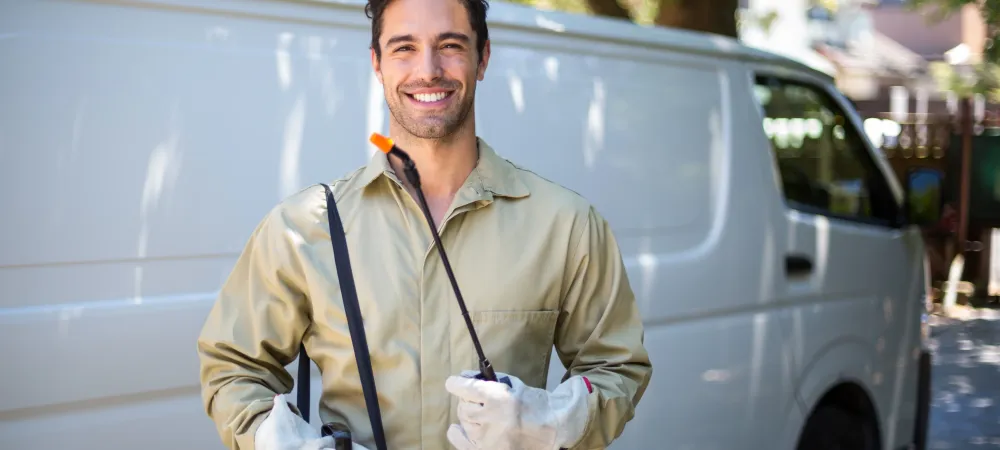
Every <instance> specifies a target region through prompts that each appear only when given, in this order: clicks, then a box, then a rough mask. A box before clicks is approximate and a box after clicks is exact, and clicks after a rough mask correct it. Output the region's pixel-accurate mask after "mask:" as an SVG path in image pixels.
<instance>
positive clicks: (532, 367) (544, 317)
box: [452, 310, 559, 389]
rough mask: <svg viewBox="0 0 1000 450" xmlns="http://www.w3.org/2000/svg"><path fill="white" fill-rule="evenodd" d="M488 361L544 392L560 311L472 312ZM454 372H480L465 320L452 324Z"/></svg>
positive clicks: (473, 321)
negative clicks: (455, 332) (454, 351)
mask: <svg viewBox="0 0 1000 450" xmlns="http://www.w3.org/2000/svg"><path fill="white" fill-rule="evenodd" d="M469 316H470V318H471V319H472V325H473V326H474V327H475V328H476V334H477V335H479V343H480V344H482V346H483V352H485V353H486V358H487V359H489V360H490V362H491V363H492V364H493V370H495V371H497V372H503V373H508V374H511V375H514V376H516V377H518V378H520V379H521V381H523V382H524V383H525V384H527V385H529V386H533V387H537V388H541V389H544V388H545V382H546V380H547V378H548V370H549V358H550V357H551V356H552V345H553V339H554V336H555V329H556V322H557V320H558V318H559V311H557V310H488V311H469ZM452 330H453V331H457V332H458V333H460V336H454V335H453V340H452V342H453V345H455V346H457V347H458V348H456V349H455V350H457V352H456V353H454V354H455V355H456V356H458V357H457V358H454V359H453V360H452V363H453V364H457V365H458V366H459V367H453V369H455V370H470V369H472V370H478V368H479V357H478V356H477V355H476V350H475V347H474V346H473V345H472V340H471V338H470V337H469V332H468V329H467V328H466V326H465V321H464V319H462V318H461V317H458V318H457V320H456V321H454V322H453V323H452Z"/></svg>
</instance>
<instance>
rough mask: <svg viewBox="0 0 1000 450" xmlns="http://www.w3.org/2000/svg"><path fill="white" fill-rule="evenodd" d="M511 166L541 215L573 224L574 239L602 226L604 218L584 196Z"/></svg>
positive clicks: (519, 166) (526, 170)
mask: <svg viewBox="0 0 1000 450" xmlns="http://www.w3.org/2000/svg"><path fill="white" fill-rule="evenodd" d="M508 162H510V164H511V166H512V167H513V168H514V170H515V171H516V173H517V177H518V179H520V180H521V182H522V183H524V185H525V186H526V187H527V188H528V191H529V193H530V194H529V196H528V199H527V200H529V202H532V203H534V204H535V206H536V208H535V209H536V210H538V211H539V212H540V213H542V214H551V215H552V219H554V220H556V221H559V222H562V223H572V224H573V229H574V230H573V232H572V235H573V236H574V237H575V238H579V236H580V233H583V232H587V231H588V229H590V228H592V227H593V226H594V225H598V226H603V224H604V222H605V219H604V217H603V216H602V215H601V213H600V212H598V210H597V208H596V207H595V206H594V204H593V203H591V201H590V200H588V199H587V198H586V197H584V196H583V195H582V194H580V193H579V192H577V191H575V190H573V189H571V188H569V187H567V186H566V185H563V184H560V183H558V182H555V181H553V180H551V179H549V178H546V177H545V176H542V175H540V174H538V173H537V172H535V171H533V170H530V169H528V168H526V167H524V166H522V165H520V164H518V163H515V162H512V161H508ZM575 240H577V239H574V241H575Z"/></svg>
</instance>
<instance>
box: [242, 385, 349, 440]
mask: <svg viewBox="0 0 1000 450" xmlns="http://www.w3.org/2000/svg"><path fill="white" fill-rule="evenodd" d="M254 447H256V448H257V450H320V449H325V448H331V449H332V448H333V438H332V437H325V438H324V437H321V436H320V434H319V431H317V430H315V429H313V428H312V426H310V425H309V424H308V423H307V422H306V421H305V420H302V418H301V417H299V416H298V415H296V414H295V413H293V412H292V410H291V408H289V407H288V402H286V401H285V398H284V396H283V395H276V396H274V406H273V407H271V412H270V413H269V414H268V416H267V418H266V419H264V421H263V422H261V424H260V426H259V427H257V432H256V434H255V435H254Z"/></svg>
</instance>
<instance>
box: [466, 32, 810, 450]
mask: <svg viewBox="0 0 1000 450" xmlns="http://www.w3.org/2000/svg"><path fill="white" fill-rule="evenodd" d="M553 26H555V27H558V24H554V25H553ZM491 36H493V39H494V43H493V60H491V63H490V69H489V71H488V72H487V76H486V80H485V81H484V82H483V83H482V84H481V85H480V87H479V88H478V90H477V97H478V100H477V101H478V102H479V103H478V107H477V111H476V114H477V119H478V129H479V130H480V134H482V135H483V136H484V137H485V138H486V139H487V140H488V141H490V142H491V143H492V144H493V145H494V146H495V147H496V148H497V151H498V152H500V153H501V154H502V155H504V156H506V157H509V158H511V159H512V160H513V161H515V162H517V163H519V164H521V165H523V166H525V167H527V168H529V169H531V170H533V171H536V172H537V173H539V174H541V175H542V176H545V177H547V178H549V179H552V180H553V181H556V182H558V183H561V184H563V185H565V186H568V187H569V188H571V189H574V190H576V191H577V192H579V193H580V194H582V195H583V196H584V197H586V198H588V199H590V200H591V201H592V202H593V203H594V204H595V206H596V207H597V209H598V210H599V211H600V212H601V213H603V214H604V215H605V216H606V217H607V219H608V220H609V221H610V223H611V224H612V226H613V228H614V230H615V235H616V237H617V239H618V242H619V244H620V246H621V248H622V251H623V253H624V258H625V262H626V264H627V265H628V268H629V276H630V282H631V285H632V287H633V289H634V291H635V293H636V296H637V301H638V303H639V306H640V308H641V310H642V314H643V320H644V324H645V327H646V339H645V343H646V346H647V348H648V349H649V351H650V353H651V358H652V361H653V365H654V369H653V372H654V376H653V380H652V382H651V384H650V385H649V388H648V390H647V391H646V393H645V396H644V397H643V400H642V402H641V403H640V405H639V407H638V410H637V411H636V416H635V417H634V418H633V419H632V421H631V422H630V423H629V424H628V425H627V427H626V430H625V433H624V435H623V436H622V438H621V439H620V440H619V441H618V442H616V443H615V445H614V447H615V448H660V447H662V446H663V445H665V443H669V447H671V448H687V449H731V448H784V447H777V446H776V445H779V444H777V443H776V442H775V441H776V440H778V439H780V436H782V435H784V434H788V433H785V430H786V424H787V423H789V422H790V421H792V422H794V420H793V418H794V417H795V415H796V414H798V411H797V409H796V407H795V404H794V401H793V398H792V396H791V392H792V378H793V377H792V374H791V372H790V370H791V366H790V360H789V359H788V355H789V353H788V351H789V349H788V348H787V347H785V346H784V345H783V343H784V341H785V338H786V334H785V331H786V330H785V328H784V327H783V325H784V324H785V323H786V322H787V320H788V318H789V316H788V314H787V312H785V311H783V310H780V309H776V308H774V307H772V305H771V300H772V297H773V292H772V286H773V284H774V282H775V281H774V280H775V277H776V276H778V275H779V272H778V270H779V268H780V263H781V261H780V259H779V257H780V255H778V254H776V252H775V249H776V248H778V246H779V245H780V244H781V242H780V238H779V236H778V235H777V234H776V231H775V229H774V227H773V223H772V222H771V221H772V220H774V217H773V216H772V215H771V211H769V210H768V209H766V208H762V207H761V200H762V197H764V196H766V195H770V194H769V193H766V192H764V191H762V189H761V186H766V181H765V180H764V178H763V177H764V173H765V172H764V170H763V166H762V163H764V162H766V159H765V158H767V153H766V151H767V149H766V147H764V145H765V144H766V141H759V142H758V141H753V140H749V141H748V140H747V139H745V138H744V137H743V136H744V135H745V133H746V131H747V130H748V129H749V130H753V128H751V127H757V131H756V132H757V134H760V133H761V132H760V130H759V127H760V122H759V120H749V121H748V120H747V119H746V117H748V116H749V115H751V114H755V112H754V110H753V109H752V104H751V103H750V102H749V101H748V100H747V98H748V96H749V95H750V94H749V91H748V89H749V88H750V86H749V84H748V81H747V79H746V76H745V72H740V66H738V65H737V64H735V63H733V62H731V61H728V60H725V59H717V58H708V57H703V56H697V55H694V54H684V53H680V52H667V51H662V50H660V51H655V52H654V51H652V50H651V49H647V48H643V47H641V46H625V45H615V44H612V43H608V42H598V41H593V42H585V43H581V42H580V41H579V40H570V39H562V38H560V37H559V36H558V35H557V36H553V37H550V36H539V35H535V34H532V33H528V32H516V33H515V32H513V30H506V29H502V28H501V29H497V30H495V31H494V30H493V29H491ZM491 74H492V75H491ZM737 96H739V98H740V100H739V101H734V98H735V97H737ZM751 117H752V116H751ZM550 367H551V370H550V380H549V385H550V386H552V385H554V384H555V383H558V382H559V380H560V379H561V377H562V376H563V373H564V368H563V367H562V364H561V363H560V362H559V361H558V359H555V358H553V362H552V365H551V366H550ZM498 370H502V368H498ZM722 424H724V425H722ZM782 445H783V444H782Z"/></svg>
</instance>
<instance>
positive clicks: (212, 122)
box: [0, 1, 385, 450]
mask: <svg viewBox="0 0 1000 450" xmlns="http://www.w3.org/2000/svg"><path fill="white" fill-rule="evenodd" d="M198 5H199V3H197V2H194V3H189V4H186V5H185V4H183V2H168V3H157V2H141V3H136V2H91V1H31V2H21V1H18V2H6V3H5V4H4V5H3V7H2V9H3V13H0V61H3V62H4V63H3V67H4V76H3V77H2V81H0V98H3V99H4V101H3V102H0V168H2V171H3V176H0V195H2V196H3V197H2V198H3V200H2V202H0V203H2V204H3V207H4V217H5V220H3V221H0V248H2V249H3V250H2V251H0V289H2V295H0V340H2V341H3V342H6V343H7V345H4V346H2V347H0V360H3V361H8V362H10V364H2V365H0V379H3V380H4V383H3V384H2V389H3V391H2V392H0V397H2V398H3V402H2V403H0V448H10V449H14V448H37V449H53V448H105V449H110V448H114V449H118V448H121V449H125V448H144V449H164V450H165V449H175V448H198V449H210V448H222V446H221V442H220V441H219V438H218V436H217V435H216V433H215V429H214V427H213V425H212V423H211V421H210V420H209V419H208V417H207V416H206V415H205V413H204V410H203V408H202V406H201V400H200V395H199V385H198V361H197V356H196V353H195V339H196V337H197V335H198V332H199V330H200V328H201V325H202V323H203V322H204V318H205V315H206V313H207V311H208V308H209V307H210V306H211V304H212V302H213V301H214V295H215V292H216V290H217V289H218V287H219V285H220V284H221V283H222V281H223V280H224V279H225V277H226V276H227V275H228V272H229V270H230V268H231V265H232V263H233V261H234V259H235V257H236V256H237V254H238V253H239V251H240V250H241V249H242V247H243V245H244V243H245V242H246V239H247V237H248V236H249V234H250V232H251V231H252V230H253V228H254V226H255V225H256V224H257V222H258V221H259V220H260V219H261V218H262V217H263V216H264V214H265V213H266V211H267V210H268V209H269V208H271V207H272V206H273V205H274V204H275V203H276V202H277V201H278V200H280V199H281V198H282V197H284V196H286V195H288V194H290V193H292V192H294V191H296V190H298V189H300V188H301V187H304V186H306V185H308V184H313V183H316V182H319V181H328V180H330V179H332V178H335V177H338V176H340V175H342V174H344V173H347V172H348V171H350V170H353V169H354V168H356V167H358V166H360V165H361V164H364V163H365V162H366V161H367V159H368V156H369V153H368V151H369V150H368V149H369V147H368V146H367V145H366V137H367V133H365V130H369V129H371V128H372V127H374V129H375V130H384V123H385V119H384V118H385V114H384V110H383V106H382V104H381V98H380V97H376V98H375V100H374V101H373V100H372V99H371V98H370V93H371V92H377V93H379V95H380V94H381V86H380V85H378V84H377V82H375V83H373V77H372V74H371V66H370V61H369V59H368V40H369V34H368V28H367V26H368V25H367V24H368V21H367V19H366V18H365V17H364V14H363V13H362V12H360V11H359V10H357V9H350V10H348V11H349V13H346V14H345V13H344V11H345V10H343V9H340V8H336V7H333V6H330V5H326V6H324V5H322V4H320V3H314V4H311V5H310V4H297V3H295V2H273V1H246V2H232V3H229V2H227V3H226V4H222V3H213V2H200V5H202V6H206V5H207V6H206V8H207V7H210V6H221V7H226V8H229V9H228V10H226V11H212V10H208V9H201V8H200V7H199V6H198ZM344 17H348V18H356V19H357V20H355V21H354V23H353V24H351V23H349V21H345V20H343V18H344ZM345 22H348V23H346V24H345ZM370 104H374V105H376V107H373V108H367V109H366V107H367V105H370ZM317 386H318V384H317ZM318 391H319V389H318V388H315V389H314V390H313V392H314V393H317V396H318Z"/></svg>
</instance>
